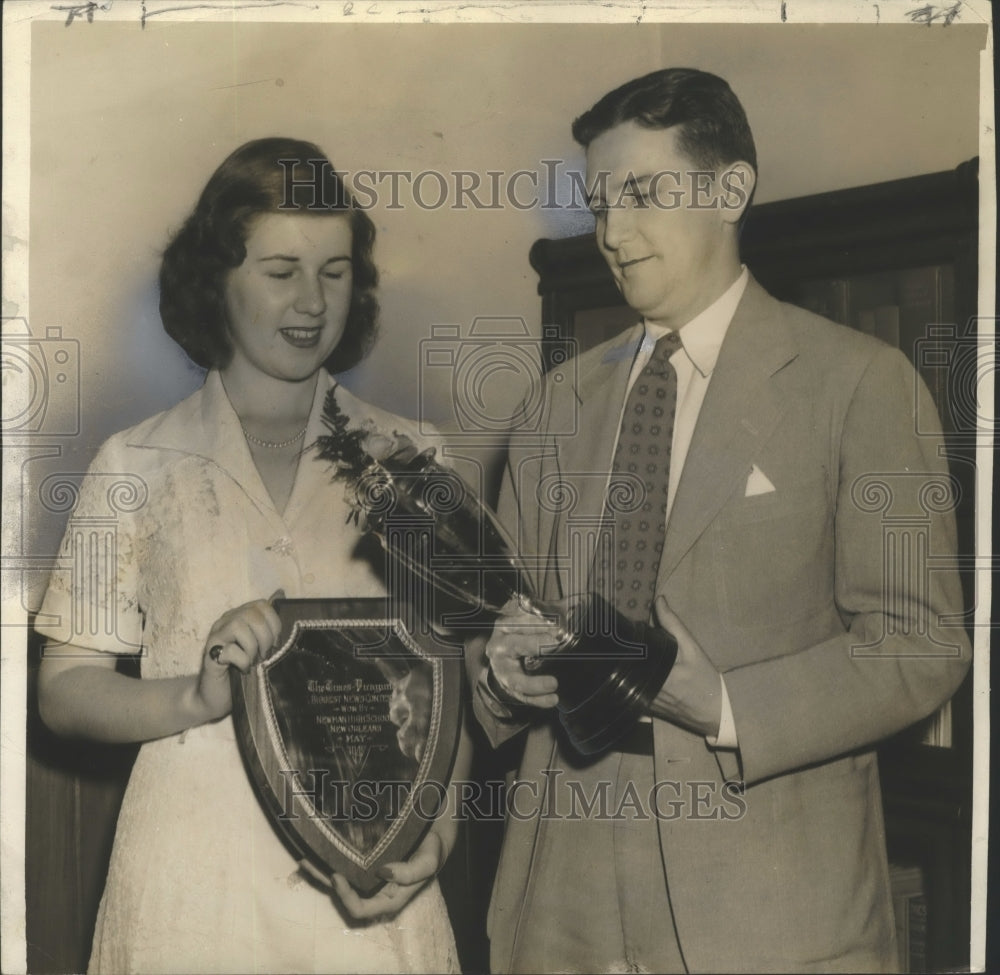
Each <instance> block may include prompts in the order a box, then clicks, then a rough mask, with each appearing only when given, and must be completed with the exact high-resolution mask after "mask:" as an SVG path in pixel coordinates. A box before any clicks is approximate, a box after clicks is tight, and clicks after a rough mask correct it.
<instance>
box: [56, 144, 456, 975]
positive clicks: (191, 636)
mask: <svg viewBox="0 0 1000 975" xmlns="http://www.w3.org/2000/svg"><path fill="white" fill-rule="evenodd" d="M317 204H321V205H319V206H317ZM374 235H375V229H374V226H373V224H372V223H371V221H370V220H369V218H368V217H367V215H366V214H365V213H364V212H363V211H362V210H360V209H358V208H356V207H353V206H351V205H350V199H349V198H348V195H347V191H346V189H345V187H344V185H343V183H342V181H341V179H340V177H339V176H338V175H337V174H336V173H335V171H334V170H333V167H332V166H331V165H330V164H329V162H328V161H327V159H326V158H325V156H324V155H323V153H322V152H321V150H319V149H318V148H317V147H316V146H315V145H312V144H310V143H303V142H298V141H295V140H289V139H262V140H257V141H255V142H251V143H248V144H247V145H244V146H242V147H241V148H240V149H238V150H236V152H234V153H233V154H232V155H231V156H230V157H229V158H228V159H226V161H225V162H223V164H222V165H221V166H220V167H219V169H218V170H217V171H216V172H215V174H214V175H213V176H212V178H211V179H210V180H209V182H208V185H207V186H206V187H205V190H204V191H203V193H202V195H201V198H200V200H199V201H198V204H197V206H196V208H195V210H194V213H193V214H192V215H191V217H190V218H189V219H188V220H187V222H186V223H185V225H184V226H183V228H182V229H181V230H180V232H179V233H178V234H177V236H176V237H175V239H174V240H173V241H172V243H171V244H170V245H169V247H168V248H167V250H166V253H165V255H164V258H163V264H162V268H161V274H160V287H161V298H160V311H161V316H162V318H163V323H164V326H165V328H166V330H167V331H168V333H169V334H170V335H171V336H172V337H173V338H174V339H175V340H176V341H177V342H178V343H179V344H180V345H181V346H182V348H183V349H184V350H185V351H186V352H187V354H188V355H189V356H190V357H191V358H192V359H193V360H194V361H195V362H196V363H197V364H199V365H201V366H203V367H205V368H207V369H208V370H209V371H208V374H207V376H206V379H205V384H204V386H203V387H202V388H201V389H200V390H198V391H197V392H196V393H194V394H193V395H192V396H190V397H189V398H188V399H186V400H184V401H183V402H182V403H180V404H179V405H177V406H176V407H174V408H173V409H171V410H168V411H166V412H165V413H161V414H159V415H158V416H154V417H152V418H151V419H149V420H146V421H145V422H143V423H140V424H138V425H137V426H135V427H133V428H132V429H130V430H126V431H124V432H122V433H119V434H117V435H115V436H113V437H112V438H111V439H110V440H109V441H108V442H107V443H106V444H104V446H103V447H102V448H101V450H100V452H99V454H98V456H97V458H96V459H95V461H94V464H93V465H92V468H91V471H90V473H89V474H88V477H87V479H86V480H85V482H84V485H83V487H82V490H81V496H80V501H79V504H78V506H77V509H76V511H75V513H74V517H75V519H77V520H78V519H80V518H86V517H87V516H88V515H99V514H100V513H101V512H102V511H103V510H104V506H105V505H106V503H107V502H106V498H107V491H108V485H109V484H110V483H113V482H114V481H115V479H117V480H118V481H121V480H122V479H127V480H128V482H129V483H130V484H132V485H133V486H134V487H137V494H136V498H137V501H136V504H135V505H130V506H129V507H130V508H133V509H134V510H131V511H128V512H125V513H121V514H119V518H118V522H117V556H116V559H115V561H114V563H113V564H109V565H104V566H101V567H100V568H99V570H98V571H96V572H95V573H87V574H80V573H69V574H67V575H66V576H63V575H61V574H58V573H57V574H55V575H54V576H53V579H52V582H51V583H50V587H49V591H48V593H47V595H46V598H45V603H44V606H43V608H42V617H43V618H47V619H58V620H63V621H71V622H70V623H69V626H70V633H69V634H67V633H65V632H63V631H60V630H57V629H56V628H54V627H53V628H51V629H45V628H42V632H43V633H45V634H46V635H47V636H48V637H49V639H50V644H49V646H48V647H47V649H46V653H45V656H44V659H43V663H42V669H41V674H40V681H39V695H40V706H41V712H42V716H43V718H44V719H45V721H46V722H47V723H48V724H49V725H50V727H52V728H53V729H54V730H55V731H57V732H60V733H62V734H66V735H80V736H87V737H90V738H93V739H97V740H100V741H111V742H126V741H136V742H143V746H142V748H141V750H140V752H139V756H138V759H137V760H136V763H135V767H134V770H133V772H132V777H131V779H130V781H129V786H128V791H127V793H126V796H125V800H124V803H123V806H122V810H121V814H120V816H119V821H118V829H117V833H116V838H115V846H114V852H113V854H112V859H111V865H110V869H109V873H108V878H107V884H106V888H105V892H104V896H103V899H102V902H101V908H100V914H99V917H98V922H97V930H96V933H95V937H94V945H93V951H92V956H91V963H90V967H91V970H92V971H104V972H115V973H122V972H153V971H169V972H334V971H349V972H368V971H381V972H403V971H428V972H439V971H455V970H457V958H456V953H455V947H454V939H453V937H452V932H451V928H450V924H449V921H448V915H447V913H446V910H445V906H444V903H443V901H442V899H441V895H440V892H439V891H438V888H437V884H436V882H434V881H433V880H432V878H433V875H434V874H435V873H436V872H437V870H438V869H439V868H440V866H441V864H442V863H443V862H444V860H445V858H446V857H447V855H448V853H449V851H450V849H451V846H452V844H453V843H454V838H455V836H454V833H455V824H454V822H453V821H451V820H450V819H449V818H448V817H447V816H442V817H440V818H439V819H438V820H437V822H435V824H434V825H433V826H432V828H431V830H430V831H429V833H428V834H427V837H426V839H425V840H424V841H423V843H422V844H421V846H420V847H419V848H418V849H417V850H416V851H415V853H414V854H413V855H412V856H411V858H410V859H409V860H408V861H407V862H406V863H400V864H396V865H394V866H393V867H392V870H391V875H392V881H391V882H390V883H389V884H387V885H386V887H385V888H384V889H383V890H382V891H381V892H379V893H378V894H376V895H374V896H373V897H371V898H368V899H365V898H361V897H360V896H358V894H357V893H356V892H355V891H353V890H352V889H351V888H350V887H349V886H348V885H347V883H346V882H345V881H344V880H343V878H340V877H336V878H335V880H334V888H335V894H336V896H335V897H330V896H329V894H328V892H327V891H326V890H324V889H322V888H320V887H317V885H316V884H314V883H313V882H311V881H310V880H309V879H307V877H306V876H305V875H304V874H303V873H302V872H301V871H300V870H299V868H298V864H297V863H296V862H295V860H294V859H293V858H292V856H291V855H290V854H289V853H288V852H287V851H286V849H285V847H284V846H283V845H282V843H281V841H280V839H279V838H278V836H277V834H276V833H275V831H274V830H273V829H272V827H271V825H270V823H269V822H268V820H267V819H266V818H265V815H264V813H263V811H262V810H261V808H260V806H259V804H258V802H257V800H256V798H255V796H254V794H253V791H252V788H251V784H250V782H249V780H248V778H247V775H246V773H245V771H244V769H243V766H242V763H241V760H240V755H239V752H238V749H237V744H236V740H235V736H234V729H233V724H232V721H231V719H230V718H229V717H227V716H228V715H229V712H230V709H231V706H232V702H231V700H230V693H229V680H228V670H229V667H230V666H233V667H237V668H239V669H240V670H243V671H246V670H247V669H248V668H249V667H251V666H252V665H253V664H254V663H255V662H256V661H257V660H258V659H259V658H260V657H261V656H262V655H263V654H266V653H267V651H268V650H269V649H270V648H271V646H272V645H273V644H274V642H275V640H276V639H277V637H278V635H279V621H278V617H277V614H276V613H275V611H274V609H273V607H272V605H271V602H270V599H271V598H272V597H273V596H274V594H275V593H278V592H283V593H284V594H285V595H286V596H288V597H297V596H304V597H308V596H315V597H338V596H381V595H384V592H385V590H384V586H383V572H382V568H381V566H380V565H379V561H378V559H377V558H374V559H373V558H372V557H371V554H372V546H371V545H370V544H367V542H366V540H365V539H364V538H363V536H362V535H361V533H360V531H359V529H358V528H357V527H356V526H355V524H354V523H353V522H351V523H349V522H348V519H347V517H346V515H347V508H346V502H345V501H344V499H343V490H342V489H341V488H338V487H335V486H331V484H330V476H329V474H330V472H329V468H328V466H327V465H324V464H322V463H320V462H318V461H317V460H315V459H314V458H313V457H312V456H311V451H310V450H309V449H308V448H309V446H310V445H311V444H313V443H314V442H315V440H316V439H317V437H318V436H320V435H321V434H322V433H324V432H325V430H324V427H323V424H322V421H321V412H322V407H323V402H324V398H325V397H326V395H327V392H328V390H330V389H331V388H332V387H335V388H336V393H335V395H336V397H337V401H338V404H339V405H340V408H341V410H342V411H343V412H345V413H346V414H348V415H349V416H351V417H353V418H356V419H358V421H359V422H360V421H369V422H373V423H374V424H375V425H376V426H377V427H379V428H381V429H388V430H397V431H401V432H405V433H407V434H408V435H409V436H411V438H412V439H413V440H415V441H417V442H419V441H420V439H421V438H420V437H419V436H418V434H417V433H416V431H415V430H414V429H413V425H411V424H407V423H406V421H403V420H400V419H399V418H397V417H394V416H391V415H388V414H384V413H382V412H381V411H379V410H376V409H374V408H372V407H369V406H367V405H365V404H364V403H362V402H360V401H359V400H358V399H356V398H355V397H354V396H352V395H351V394H350V393H349V392H348V391H347V390H345V389H343V388H342V387H340V386H338V385H337V384H336V383H335V381H334V380H333V378H332V376H331V373H336V372H340V371H342V370H344V369H346V368H349V367H350V366H352V365H354V364H355V363H356V362H358V361H359V360H360V359H361V357H362V356H363V355H364V354H365V352H366V351H367V350H368V348H369V347H370V344H371V341H372V337H373V332H374V327H375V317H376V311H377V306H376V302H375V298H374V288H375V284H376V278H377V275H376V270H375V267H374V264H373V262H372V244H373V240H374ZM63 544H64V549H63V555H64V557H66V558H68V559H70V561H72V558H73V555H74V552H73V546H74V541H73V537H72V533H71V532H69V531H68V532H67V536H66V539H65V540H64V543H63ZM366 553H367V554H366ZM83 605H89V606H96V607H99V611H100V613H101V614H102V618H106V619H108V620H112V621H113V625H112V626H109V627H106V628H104V629H105V632H93V631H92V630H93V628H92V627H89V626H86V625H84V624H83V623H74V622H72V621H75V620H79V619H82V615H81V614H80V613H76V614H75V615H74V609H75V607H79V606H83ZM88 618H93V617H92V616H91V617H88ZM67 636H68V639H67ZM56 641H59V642H58V643H57V642H56ZM219 647H221V648H222V650H221V651H220V650H219V649H218V648H219ZM139 651H141V653H142V676H141V678H140V679H135V678H132V677H128V676H125V675H123V674H119V673H117V672H116V669H115V654H116V653H122V652H125V653H136V652H139ZM463 760H464V759H463ZM387 916H389V919H388V920H387V919H386V917H387Z"/></svg>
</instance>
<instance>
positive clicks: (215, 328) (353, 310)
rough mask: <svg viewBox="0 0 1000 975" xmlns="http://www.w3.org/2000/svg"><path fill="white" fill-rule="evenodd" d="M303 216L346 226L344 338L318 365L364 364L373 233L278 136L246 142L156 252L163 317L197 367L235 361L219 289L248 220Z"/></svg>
mask: <svg viewBox="0 0 1000 975" xmlns="http://www.w3.org/2000/svg"><path fill="white" fill-rule="evenodd" d="M302 212H304V213H310V214H315V215H316V217H317V219H321V218H322V217H323V216H339V217H345V216H346V217H347V219H348V220H349V221H350V224H351V234H352V237H351V259H352V274H353V287H352V292H351V304H350V308H349V310H348V313H347V323H346V325H345V328H344V334H343V337H342V338H341V340H340V342H339V343H338V344H337V348H336V349H334V351H333V352H332V353H331V355H330V357H329V358H328V359H327V360H326V362H325V363H324V366H325V367H326V368H327V369H328V370H329V371H330V372H334V373H336V372H343V371H344V370H346V369H350V368H351V366H354V365H357V363H359V362H360V361H361V360H362V359H363V358H364V357H365V355H367V353H368V351H369V350H370V349H371V347H372V345H373V344H374V341H375V332H376V327H377V319H378V302H377V300H376V298H375V287H376V285H377V284H378V271H377V270H376V268H375V262H374V260H373V257H372V250H373V247H374V243H375V225H374V224H373V223H372V221H371V219H370V218H369V216H368V214H367V213H365V212H364V210H362V209H360V208H359V207H357V206H356V205H355V204H354V201H353V200H352V199H351V196H350V194H349V193H348V191H347V188H346V186H345V185H344V181H343V180H342V179H341V177H340V175H339V174H338V173H337V172H336V170H334V168H333V166H332V165H331V163H330V161H329V159H327V157H326V155H325V154H324V153H323V151H322V150H321V149H320V148H319V147H318V146H316V145H314V144H313V143H311V142H302V141H300V140H298V139H286V138H279V137H275V138H268V139H255V140H254V141H252V142H247V143H246V144H245V145H242V146H240V147H239V149H237V150H236V151H235V152H233V153H232V154H231V155H230V156H229V157H228V158H227V159H226V160H225V162H223V163H222V165H221V166H219V168H218V169H217V170H216V171H215V172H214V173H213V174H212V177H211V179H209V181H208V184H207V185H206V186H205V189H204V190H203V191H202V194H201V197H200V198H199V200H198V203H197V205H196V206H195V208H194V212H193V213H192V214H191V216H190V217H188V219H187V220H186V221H185V223H184V226H183V227H181V229H180V231H178V233H177V235H176V236H175V237H174V238H173V240H171V241H170V243H169V245H168V246H167V249H166V250H165V251H164V253H163V260H162V263H161V264H160V318H161V319H162V321H163V327H164V328H165V329H166V331H167V334H168V335H169V336H170V337H171V338H172V339H174V341H175V342H177V344H178V345H180V347H181V348H182V349H183V350H184V351H185V352H186V353H187V354H188V356H189V357H190V358H191V359H192V360H193V361H194V362H196V363H197V364H198V365H199V366H202V367H203V368H205V369H211V368H222V367H224V366H226V365H227V364H228V363H229V361H230V359H231V358H232V354H233V347H232V343H231V341H230V338H229V321H228V315H227V312H226V298H225V282H226V276H227V274H228V273H229V271H231V270H232V269H233V268H236V267H239V266H240V264H242V263H243V261H244V259H245V258H246V241H247V237H248V236H249V234H250V231H251V225H252V222H253V220H254V218H255V217H257V216H258V215H259V214H262V213H302Z"/></svg>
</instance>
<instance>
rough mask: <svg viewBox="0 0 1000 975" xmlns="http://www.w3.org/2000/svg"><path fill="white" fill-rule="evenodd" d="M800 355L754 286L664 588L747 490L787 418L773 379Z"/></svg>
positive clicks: (680, 491) (735, 326) (664, 566)
mask: <svg viewBox="0 0 1000 975" xmlns="http://www.w3.org/2000/svg"><path fill="white" fill-rule="evenodd" d="M796 355H797V352H796V349H795V346H794V343H793V342H792V340H791V338H790V336H789V335H788V334H787V332H786V330H785V328H784V326H783V324H782V313H781V306H780V304H779V302H777V301H775V300H774V299H773V298H771V297H770V295H768V294H767V292H765V291H764V289H763V288H761V287H760V285H758V284H757V283H756V281H754V280H753V278H751V279H750V281H749V282H748V284H747V288H746V291H745V293H744V295H743V299H742V300H741V302H740V304H739V306H738V308H737V309H736V314H735V315H734V316H733V320H732V322H731V323H730V326H729V330H728V332H727V333H726V338H725V340H724V342H723V344H722V350H721V352H720V354H719V359H718V362H717V363H716V367H715V370H714V371H713V373H712V379H711V382H710V383H709V387H708V391H707V392H706V394H705V400H704V402H703V404H702V408H701V412H700V413H699V415H698V422H697V424H696V426H695V431H694V436H693V438H692V440H691V446H690V449H689V450H688V455H687V458H686V459H685V462H684V470H683V473H682V474H681V479H680V481H679V483H678V486H677V495H676V497H675V498H674V502H673V506H672V508H671V512H670V520H669V522H668V524H667V537H666V542H665V545H664V550H663V556H662V558H661V561H660V571H659V577H660V579H661V580H662V579H666V578H667V577H668V576H669V575H670V573H671V572H673V570H674V569H675V568H676V567H677V564H678V563H679V562H680V560H681V559H682V558H683V557H684V555H685V553H686V552H687V551H688V550H689V549H690V548H691V546H692V545H693V544H694V543H695V542H696V541H697V540H698V538H699V537H700V536H701V534H702V533H703V532H704V531H705V529H706V528H707V527H708V526H709V524H710V523H711V522H712V520H713V519H714V518H715V516H716V515H717V514H718V513H719V510H720V509H721V508H722V506H723V505H724V504H725V503H726V502H727V501H728V500H729V498H730V497H732V496H733V494H734V493H735V492H737V491H740V490H742V489H743V488H744V487H745V485H746V479H747V475H748V474H749V472H750V469H751V466H752V464H753V462H754V458H755V457H756V456H757V455H758V452H759V450H760V448H761V446H762V445H763V444H764V443H765V442H766V440H767V439H768V438H769V437H770V435H771V433H772V432H773V431H774V428H775V426H776V425H777V423H778V420H779V419H780V418H781V415H782V413H783V411H784V406H783V404H782V401H781V398H780V396H779V395H778V391H777V389H776V388H775V383H774V381H773V377H774V375H775V373H776V372H778V370H780V369H781V368H782V367H783V366H785V365H787V364H788V363H789V362H790V361H791V360H792V359H794V358H795V357H796Z"/></svg>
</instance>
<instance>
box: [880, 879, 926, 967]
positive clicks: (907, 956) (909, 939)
mask: <svg viewBox="0 0 1000 975" xmlns="http://www.w3.org/2000/svg"><path fill="white" fill-rule="evenodd" d="M889 884H890V887H891V889H892V909H893V913H894V915H895V920H896V949H897V951H898V957H899V970H900V971H901V972H916V973H922V972H926V971H927V893H926V889H925V887H924V872H923V870H921V868H920V867H918V866H916V865H914V864H908V863H907V864H902V863H891V864H889Z"/></svg>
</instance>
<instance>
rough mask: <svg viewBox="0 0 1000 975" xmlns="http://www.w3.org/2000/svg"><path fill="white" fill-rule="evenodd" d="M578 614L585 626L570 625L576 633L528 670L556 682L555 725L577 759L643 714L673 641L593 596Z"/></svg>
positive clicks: (666, 671) (667, 665)
mask: <svg viewBox="0 0 1000 975" xmlns="http://www.w3.org/2000/svg"><path fill="white" fill-rule="evenodd" d="M581 613H582V614H585V615H586V620H585V622H586V623H588V624H589V625H586V626H577V627H573V630H574V631H575V633H576V634H577V635H574V636H573V637H572V638H570V639H569V640H567V641H566V642H565V643H564V644H562V645H561V646H560V647H559V648H558V649H557V650H555V651H552V652H551V653H546V654H545V655H544V656H541V657H536V658H534V659H533V660H532V662H531V665H530V670H531V672H532V673H545V674H552V675H553V676H554V677H555V678H556V679H557V680H558V681H559V691H558V693H559V705H558V709H557V710H558V712H559V721H560V723H561V724H562V726H563V728H564V729H565V731H566V734H567V736H568V738H569V740H570V743H571V744H572V745H573V747H574V748H575V749H576V750H577V751H578V752H579V753H580V754H581V755H596V754H598V753H600V752H603V751H606V750H607V749H609V748H611V747H612V746H613V745H614V744H615V742H617V741H619V740H620V739H621V738H623V737H624V736H625V735H627V734H628V732H629V731H631V730H632V728H633V727H634V726H635V723H636V722H637V721H638V720H639V718H640V717H642V715H644V714H647V713H648V711H649V706H650V705H651V704H652V703H653V700H654V698H655V697H656V695H657V693H658V692H659V690H660V688H661V687H662V686H663V684H664V682H665V681H666V679H667V677H669V676H670V671H671V669H672V668H673V665H674V661H675V660H676V659H677V641H676V640H674V638H673V637H672V636H671V635H670V634H669V633H667V631H666V630H663V629H660V628H659V627H654V626H649V625H647V624H646V623H637V622H634V621H632V620H628V619H626V618H625V617H624V616H622V615H621V614H620V613H619V612H618V611H617V610H615V609H614V608H613V607H611V606H610V605H609V604H608V603H607V601H606V600H604V599H603V598H602V597H600V596H597V595H593V596H592V597H591V601H590V603H588V604H587V606H586V607H585V608H584V609H583V610H582V611H581ZM579 615H581V614H580V613H578V614H577V616H578V617H579ZM595 620H602V621H604V623H605V625H604V627H603V628H602V627H596V626H594V625H593V622H594V621H595ZM608 624H610V626H609V625H608Z"/></svg>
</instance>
